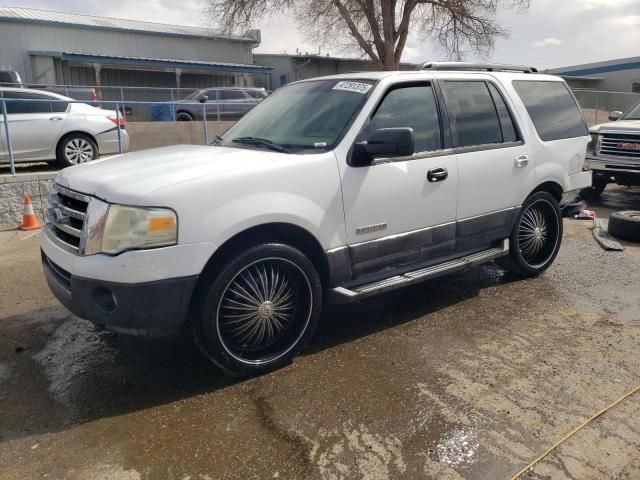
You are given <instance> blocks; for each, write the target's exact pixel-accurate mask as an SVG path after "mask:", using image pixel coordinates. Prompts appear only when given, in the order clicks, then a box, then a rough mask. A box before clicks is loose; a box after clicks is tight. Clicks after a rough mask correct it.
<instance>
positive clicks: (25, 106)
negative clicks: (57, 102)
mask: <svg viewBox="0 0 640 480" xmlns="http://www.w3.org/2000/svg"><path fill="white" fill-rule="evenodd" d="M4 98H5V99H7V100H10V99H18V100H21V101H19V102H11V101H8V102H7V113H50V112H51V104H50V103H49V102H43V101H42V100H49V99H50V98H49V97H48V96H45V95H39V94H37V93H30V92H14V91H8V92H7V91H5V92H4ZM29 100H36V101H29ZM65 108H66V107H65Z"/></svg>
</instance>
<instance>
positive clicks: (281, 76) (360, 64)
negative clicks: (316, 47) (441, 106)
mask: <svg viewBox="0 0 640 480" xmlns="http://www.w3.org/2000/svg"><path fill="white" fill-rule="evenodd" d="M253 61H254V63H255V64H256V65H263V66H270V67H273V70H272V71H271V72H270V74H269V76H268V84H267V85H259V86H261V87H265V88H267V89H269V90H275V89H276V88H278V87H281V86H282V85H285V84H287V83H289V82H295V81H296V80H304V79H305V78H313V77H321V76H324V75H335V74H338V73H349V72H365V71H372V70H378V67H377V66H376V65H375V64H374V63H373V62H371V61H370V60H366V59H362V58H340V57H331V56H329V55H319V54H318V55H309V54H305V55H302V54H300V55H288V54H279V53H276V54H272V53H256V54H255V55H254V56H253ZM416 66H417V65H416V64H413V63H401V64H400V70H413V69H415V68H416ZM259 81H260V80H259Z"/></svg>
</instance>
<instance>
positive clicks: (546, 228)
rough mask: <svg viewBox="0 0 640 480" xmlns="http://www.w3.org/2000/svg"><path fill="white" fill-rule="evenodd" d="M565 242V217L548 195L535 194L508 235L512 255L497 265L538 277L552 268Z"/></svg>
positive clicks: (556, 203)
mask: <svg viewBox="0 0 640 480" xmlns="http://www.w3.org/2000/svg"><path fill="white" fill-rule="evenodd" d="M561 243H562V215H561V213H560V208H559V207H558V202H557V200H556V199H555V197H554V196H553V195H551V194H550V193H547V192H536V193H534V194H533V195H531V196H529V198H527V200H526V201H525V202H524V205H522V209H521V210H520V213H519V214H518V217H517V219H516V223H515V226H514V227H513V230H512V232H511V235H510V236H509V244H510V246H509V256H507V257H504V258H501V259H499V261H498V263H499V264H500V265H501V266H502V267H503V268H505V269H506V270H508V271H510V272H512V273H515V274H517V275H522V276H533V275H539V274H541V273H542V272H544V271H545V270H546V269H547V268H549V267H550V266H551V264H552V263H553V261H554V260H555V258H556V256H557V255H558V251H559V250H560V244H561Z"/></svg>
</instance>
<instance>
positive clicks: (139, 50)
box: [0, 7, 271, 88]
mask: <svg viewBox="0 0 640 480" xmlns="http://www.w3.org/2000/svg"><path fill="white" fill-rule="evenodd" d="M259 44H260V31H259V30H250V31H248V32H247V33H246V34H245V35H243V36H229V35H221V34H218V33H216V32H214V31H212V30H210V29H207V28H199V27H187V26H178V25H168V24H160V23H150V22H140V21H135V20H124V19H118V18H106V17H95V16H90V15H76V14H69V13H59V12H52V11H48V10H37V9H28V8H12V7H0V69H12V70H16V71H17V72H18V73H19V74H20V76H21V77H22V80H23V81H24V82H26V83H34V84H49V85H51V84H58V85H88V86H97V87H100V86H105V87H106V86H109V85H118V86H145V87H173V88H202V87H209V86H232V85H235V86H248V85H252V84H253V83H254V79H255V78H257V77H261V76H264V75H267V74H268V73H269V71H270V70H271V69H270V68H268V67H265V66H256V65H253V49H254V48H256V47H257V46H258V45H259ZM258 83H260V82H258Z"/></svg>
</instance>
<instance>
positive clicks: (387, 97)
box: [42, 64, 591, 374]
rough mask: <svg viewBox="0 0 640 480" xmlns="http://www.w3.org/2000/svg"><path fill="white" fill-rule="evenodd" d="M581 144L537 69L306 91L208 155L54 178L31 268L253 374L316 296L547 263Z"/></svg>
mask: <svg viewBox="0 0 640 480" xmlns="http://www.w3.org/2000/svg"><path fill="white" fill-rule="evenodd" d="M498 70H502V71H498ZM588 142H589V134H588V132H587V126H586V124H585V122H584V119H583V118H582V115H581V113H580V110H579V108H578V106H577V104H576V101H575V99H574V97H573V96H572V94H571V93H570V91H569V89H568V88H567V86H566V84H565V83H564V82H563V81H562V80H561V79H560V78H556V77H552V76H548V75H539V74H537V73H535V70H533V69H527V68H522V69H520V68H518V67H515V66H502V67H497V66H491V65H490V66H486V65H484V66H470V65H465V64H427V65H424V66H423V68H422V69H421V70H420V71H415V72H377V73H354V74H348V75H339V76H332V77H323V78H316V79H310V80H305V81H301V82H297V83H293V84H290V85H287V86H286V87H283V88H281V89H279V90H278V91H276V92H275V93H274V94H273V95H271V96H269V97H267V98H266V99H265V100H264V101H262V102H261V103H260V104H258V105H257V106H256V107H255V108H254V109H253V110H251V111H250V112H249V113H248V114H247V115H246V116H245V117H243V118H242V119H241V120H240V121H239V122H238V123H236V124H235V125H234V126H233V127H231V128H230V129H229V130H228V131H227V132H226V133H225V134H224V135H223V136H222V137H220V138H218V140H217V142H216V143H217V144H216V145H215V146H194V145H179V146H172V147H165V148H160V149H155V150H147V151H142V152H135V153H130V154H126V155H122V156H119V157H114V158H111V159H106V160H102V161H96V162H91V163H89V164H86V165H82V166H77V167H72V168H69V169H66V170H64V171H62V172H60V174H59V175H58V177H57V179H56V192H54V193H53V194H52V195H51V198H50V204H51V205H50V208H49V210H48V212H47V217H48V223H47V225H46V234H45V235H43V240H42V258H43V263H44V271H45V274H46V277H47V280H48V282H49V285H50V287H51V289H52V290H53V292H54V293H55V295H56V296H57V297H58V299H59V300H60V301H61V302H62V303H63V304H64V305H65V306H66V307H67V308H69V309H70V310H71V311H72V312H74V313H75V314H77V315H78V316H80V317H82V318H86V319H89V320H91V321H93V322H95V323H96V324H100V325H104V326H106V327H108V328H110V329H113V330H116V331H120V332H125V333H131V334H146V335H162V334H167V333H171V332H176V331H179V330H181V329H184V328H191V329H193V331H194V332H195V336H196V339H197V341H198V344H199V345H200V347H201V348H202V350H203V351H204V352H205V353H206V355H207V356H208V357H209V358H210V359H211V360H212V361H213V362H215V363H216V364H217V365H219V366H220V367H222V368H223V369H225V370H226V371H228V372H233V373H236V374H253V373H259V372H263V371H266V370H270V369H273V368H277V367H279V366H282V365H283V364H285V363H286V362H288V361H289V360H290V359H291V358H292V357H293V356H294V355H295V354H296V353H297V352H299V351H300V349H301V348H302V347H303V346H304V345H305V343H306V342H307V340H308V339H309V337H310V336H311V334H312V332H313V330H314V328H315V327H316V324H317V323H318V319H319V315H320V309H321V306H322V304H323V302H324V301H332V302H336V301H337V302H341V301H353V300H359V299H362V298H365V297H368V296H370V295H374V294H377V293H380V292H385V291H388V290H391V289H394V288H398V287H402V286H405V285H410V284H413V283H415V282H420V281H423V280H425V279H431V278H434V277H436V276H438V275H442V274H445V273H448V272H453V271H456V270H459V269H462V268H465V267H467V266H469V265H473V264H478V263H482V262H487V261H490V260H499V261H500V263H501V264H502V265H504V267H505V268H507V269H509V270H511V271H513V272H515V273H517V274H520V275H536V274H539V273H541V272H543V271H544V270H546V269H547V268H548V267H549V266H550V265H551V263H552V262H553V260H554V259H555V257H556V255H557V253H558V249H559V247H560V242H561V240H562V219H561V215H560V211H559V209H558V202H559V201H560V200H561V197H562V196H563V193H567V192H572V191H575V190H577V189H581V188H585V187H587V186H589V185H590V184H591V174H590V173H589V172H582V168H583V163H584V159H585V152H586V146H587V143H588Z"/></svg>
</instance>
